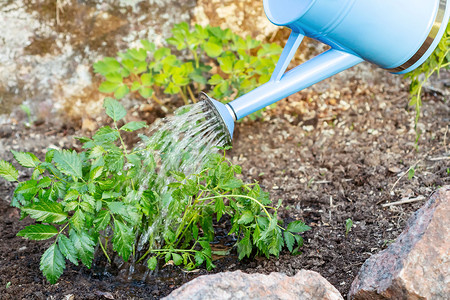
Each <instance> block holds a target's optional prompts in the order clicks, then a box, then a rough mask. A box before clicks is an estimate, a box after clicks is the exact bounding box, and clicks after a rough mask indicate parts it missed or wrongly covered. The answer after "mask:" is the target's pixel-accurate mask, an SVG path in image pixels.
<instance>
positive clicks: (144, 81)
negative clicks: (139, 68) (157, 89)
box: [141, 73, 153, 86]
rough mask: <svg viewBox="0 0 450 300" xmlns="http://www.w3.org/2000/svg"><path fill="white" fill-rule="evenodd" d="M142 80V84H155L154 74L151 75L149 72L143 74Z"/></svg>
mask: <svg viewBox="0 0 450 300" xmlns="http://www.w3.org/2000/svg"><path fill="white" fill-rule="evenodd" d="M141 81H142V85H145V86H151V85H152V84H153V78H152V75H150V74H149V73H144V74H142V75H141Z"/></svg>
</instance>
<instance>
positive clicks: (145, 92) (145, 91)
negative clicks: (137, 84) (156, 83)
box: [139, 87, 153, 98]
mask: <svg viewBox="0 0 450 300" xmlns="http://www.w3.org/2000/svg"><path fill="white" fill-rule="evenodd" d="M139 94H140V95H141V96H142V97H144V98H150V97H151V96H152V95H153V90H152V89H151V88H149V87H141V88H139Z"/></svg>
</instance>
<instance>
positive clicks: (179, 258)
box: [172, 253, 183, 266]
mask: <svg viewBox="0 0 450 300" xmlns="http://www.w3.org/2000/svg"><path fill="white" fill-rule="evenodd" d="M172 259H173V263H174V264H175V265H176V266H179V265H181V264H182V263H183V257H182V256H181V255H180V254H177V253H172Z"/></svg>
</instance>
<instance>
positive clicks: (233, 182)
mask: <svg viewBox="0 0 450 300" xmlns="http://www.w3.org/2000/svg"><path fill="white" fill-rule="evenodd" d="M243 185H244V183H243V182H242V180H240V179H237V178H230V179H229V180H228V181H227V182H225V183H220V184H219V188H221V189H224V190H232V189H236V188H240V187H241V186H243Z"/></svg>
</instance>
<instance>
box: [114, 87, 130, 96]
mask: <svg viewBox="0 0 450 300" xmlns="http://www.w3.org/2000/svg"><path fill="white" fill-rule="evenodd" d="M129 92H130V89H129V88H128V86H127V85H125V84H122V85H121V86H119V87H118V88H117V90H116V91H115V92H114V97H116V98H117V99H119V100H120V99H122V98H123V97H125V96H126V95H127V94H128V93H129Z"/></svg>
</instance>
